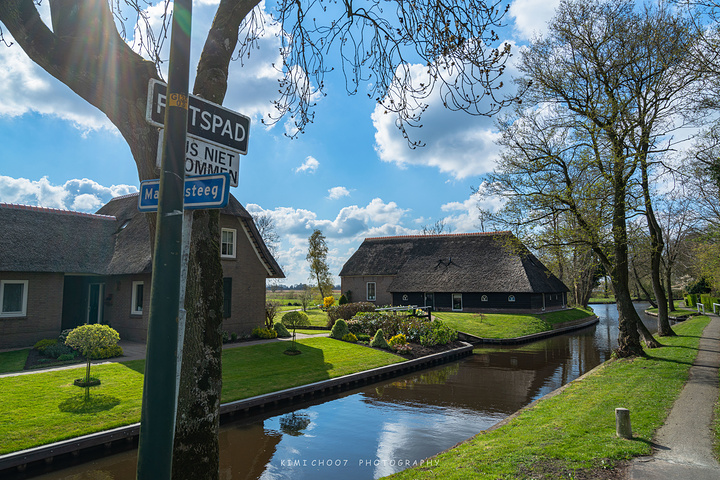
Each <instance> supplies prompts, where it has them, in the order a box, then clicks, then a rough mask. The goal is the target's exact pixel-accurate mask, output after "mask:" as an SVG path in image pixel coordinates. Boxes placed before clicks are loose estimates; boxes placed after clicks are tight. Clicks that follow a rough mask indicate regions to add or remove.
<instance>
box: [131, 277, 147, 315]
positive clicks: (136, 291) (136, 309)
mask: <svg viewBox="0 0 720 480" xmlns="http://www.w3.org/2000/svg"><path fill="white" fill-rule="evenodd" d="M144 294H145V284H144V283H143V282H132V301H131V304H130V314H131V315H142V313H143V297H144Z"/></svg>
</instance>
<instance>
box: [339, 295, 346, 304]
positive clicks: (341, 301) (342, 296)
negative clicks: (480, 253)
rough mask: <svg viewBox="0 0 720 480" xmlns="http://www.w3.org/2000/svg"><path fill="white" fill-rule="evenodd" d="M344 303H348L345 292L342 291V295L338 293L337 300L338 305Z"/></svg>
mask: <svg viewBox="0 0 720 480" xmlns="http://www.w3.org/2000/svg"><path fill="white" fill-rule="evenodd" d="M346 303H348V299H347V297H346V296H345V294H344V293H343V294H342V295H340V300H338V305H345V304H346Z"/></svg>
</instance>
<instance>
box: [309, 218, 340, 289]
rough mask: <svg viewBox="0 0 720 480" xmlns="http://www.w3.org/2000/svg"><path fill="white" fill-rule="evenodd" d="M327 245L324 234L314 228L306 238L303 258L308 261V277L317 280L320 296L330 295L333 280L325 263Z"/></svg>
mask: <svg viewBox="0 0 720 480" xmlns="http://www.w3.org/2000/svg"><path fill="white" fill-rule="evenodd" d="M327 253H328V247H327V243H326V242H325V235H323V234H322V232H321V231H320V230H318V229H315V230H314V231H313V233H312V234H310V238H308V253H307V256H306V257H305V259H306V260H307V261H308V262H309V263H310V278H312V279H313V280H315V281H316V282H317V288H318V290H319V291H320V296H321V297H322V298H325V297H329V296H332V289H333V281H332V275H331V274H330V267H329V266H328V263H327Z"/></svg>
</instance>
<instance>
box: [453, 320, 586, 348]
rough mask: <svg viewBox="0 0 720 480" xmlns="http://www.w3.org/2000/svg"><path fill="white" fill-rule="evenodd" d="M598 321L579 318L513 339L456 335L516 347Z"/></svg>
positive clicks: (474, 343)
mask: <svg viewBox="0 0 720 480" xmlns="http://www.w3.org/2000/svg"><path fill="white" fill-rule="evenodd" d="M599 321H600V319H599V318H598V317H597V315H591V316H589V317H585V318H581V319H578V320H571V321H569V322H563V323H559V324H557V325H555V327H554V328H553V329H552V330H548V331H545V332H540V333H532V334H530V335H523V336H522V337H515V338H483V337H476V336H474V335H470V334H468V333H462V332H459V333H458V338H459V339H460V340H462V341H464V342H468V343H471V344H473V345H477V344H481V343H483V344H492V345H518V344H521V343H529V342H534V341H536V340H541V339H543V338H548V337H554V336H556V335H562V334H563V333H567V332H571V331H573V330H580V329H583V328H586V327H589V326H591V325H595V324H596V323H598V322H599Z"/></svg>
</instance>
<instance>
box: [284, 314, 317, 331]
mask: <svg viewBox="0 0 720 480" xmlns="http://www.w3.org/2000/svg"><path fill="white" fill-rule="evenodd" d="M282 324H283V325H285V326H286V327H287V328H292V329H295V328H298V327H307V326H308V325H310V320H309V319H308V316H307V313H305V312H297V311H296V312H287V313H286V314H285V315H283V316H282Z"/></svg>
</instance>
